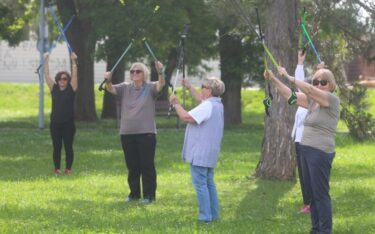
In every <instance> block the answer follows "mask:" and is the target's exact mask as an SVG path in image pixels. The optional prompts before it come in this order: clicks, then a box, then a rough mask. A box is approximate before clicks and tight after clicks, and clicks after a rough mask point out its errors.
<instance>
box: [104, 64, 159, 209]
mask: <svg viewBox="0 0 375 234" xmlns="http://www.w3.org/2000/svg"><path fill="white" fill-rule="evenodd" d="M155 68H156V71H157V73H158V78H159V79H158V81H155V82H150V81H148V79H149V75H150V72H149V69H148V68H147V66H146V65H145V64H143V63H133V64H132V65H131V67H130V79H131V82H123V83H120V84H116V85H112V83H111V79H112V74H111V72H107V73H105V76H104V78H105V79H106V80H107V83H106V85H107V90H108V91H109V92H110V93H112V94H114V95H116V96H117V97H118V99H119V100H120V114H121V117H120V136H121V145H122V149H123V151H124V155H125V162H126V166H127V168H128V184H129V188H130V193H129V195H128V196H127V198H126V199H125V202H132V201H137V200H139V199H140V198H141V184H140V178H141V177H142V188H143V189H142V193H143V200H142V202H143V203H144V204H149V203H151V202H154V201H155V198H156V194H155V193H156V170H155V164H154V159H155V148H156V124H155V101H156V98H157V95H158V93H159V92H160V91H161V90H162V88H163V87H164V85H165V80H164V76H163V64H161V63H160V62H159V61H156V62H155Z"/></svg>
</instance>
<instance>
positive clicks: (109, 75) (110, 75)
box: [104, 72, 112, 82]
mask: <svg viewBox="0 0 375 234" xmlns="http://www.w3.org/2000/svg"><path fill="white" fill-rule="evenodd" d="M104 79H105V80H106V81H107V82H111V80H112V72H106V73H104Z"/></svg>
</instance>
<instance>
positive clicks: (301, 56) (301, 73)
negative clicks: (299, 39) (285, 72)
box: [294, 50, 306, 81]
mask: <svg viewBox="0 0 375 234" xmlns="http://www.w3.org/2000/svg"><path fill="white" fill-rule="evenodd" d="M305 58H306V53H302V51H301V50H300V51H298V64H297V67H296V70H295V72H294V77H295V78H296V79H297V80H302V81H303V80H305V70H304V68H303V63H304V62H305Z"/></svg>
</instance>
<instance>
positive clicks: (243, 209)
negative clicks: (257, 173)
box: [224, 178, 308, 233]
mask: <svg viewBox="0 0 375 234" xmlns="http://www.w3.org/2000/svg"><path fill="white" fill-rule="evenodd" d="M246 180H247V181H245V182H243V183H242V186H241V187H239V188H238V189H241V190H247V191H248V192H247V193H245V196H244V197H243V198H242V200H241V202H240V203H239V204H233V206H234V207H236V209H237V211H236V212H235V214H236V216H235V217H233V218H232V219H230V220H228V221H227V222H230V226H232V227H233V228H235V227H236V228H239V229H240V230H238V229H237V230H236V232H237V233H294V232H290V231H291V230H293V228H291V227H288V226H287V225H289V224H287V223H286V222H287V220H289V219H290V217H291V216H295V215H296V214H295V210H294V209H293V207H287V206H286V205H285V204H284V203H283V202H281V200H282V199H283V198H284V196H285V195H286V194H287V193H288V192H289V191H290V190H291V189H292V188H293V187H294V186H295V183H293V182H283V181H275V180H264V179H254V178H252V179H246ZM232 192H233V191H231V192H228V193H227V194H225V195H224V196H225V197H233V196H236V195H235V194H233V193H232ZM296 209H297V208H296ZM298 219H299V220H300V219H301V218H298ZM302 219H303V218H302ZM259 223H261V224H262V225H259V226H258V225H257V224H259ZM290 225H293V224H290ZM307 230H308V229H307ZM227 231H228V233H229V232H231V229H228V230H227ZM305 232H307V231H305Z"/></svg>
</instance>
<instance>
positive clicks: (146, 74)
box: [130, 62, 150, 81]
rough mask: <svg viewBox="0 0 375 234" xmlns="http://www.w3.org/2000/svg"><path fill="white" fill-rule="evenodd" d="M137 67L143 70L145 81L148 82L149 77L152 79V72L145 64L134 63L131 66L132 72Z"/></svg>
mask: <svg viewBox="0 0 375 234" xmlns="http://www.w3.org/2000/svg"><path fill="white" fill-rule="evenodd" d="M135 66H137V67H139V68H141V70H142V71H143V80H144V81H148V80H149V77H150V70H149V69H148V67H147V66H146V65H145V64H144V63H139V62H137V63H133V64H132V65H131V66H130V70H131V69H132V68H134V67H135Z"/></svg>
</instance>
